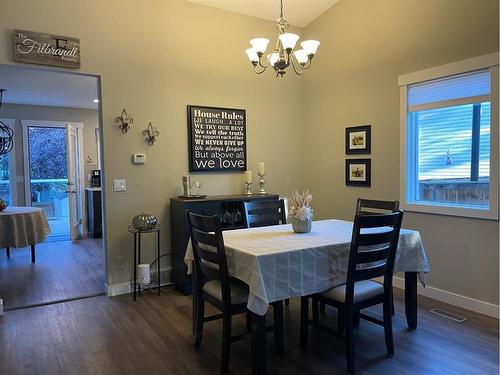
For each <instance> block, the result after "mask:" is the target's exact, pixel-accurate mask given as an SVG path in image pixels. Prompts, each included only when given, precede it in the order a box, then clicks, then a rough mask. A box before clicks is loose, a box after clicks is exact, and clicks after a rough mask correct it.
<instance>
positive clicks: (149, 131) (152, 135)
mask: <svg viewBox="0 0 500 375" xmlns="http://www.w3.org/2000/svg"><path fill="white" fill-rule="evenodd" d="M142 135H145V136H146V142H147V144H148V145H149V146H152V145H153V144H154V143H155V141H156V137H158V136H159V135H160V132H159V131H158V130H156V129H155V128H154V127H153V125H151V122H150V123H149V125H148V127H147V128H146V129H144V130H143V131H142Z"/></svg>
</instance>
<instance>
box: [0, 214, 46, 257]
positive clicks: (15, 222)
mask: <svg viewBox="0 0 500 375" xmlns="http://www.w3.org/2000/svg"><path fill="white" fill-rule="evenodd" d="M47 234H50V227H49V223H48V221H47V218H46V217H45V214H44V212H43V210H42V209H41V208H36V207H7V208H6V209H5V210H3V211H2V212H0V248H4V247H26V246H30V245H35V244H37V243H40V242H43V241H45V238H47Z"/></svg>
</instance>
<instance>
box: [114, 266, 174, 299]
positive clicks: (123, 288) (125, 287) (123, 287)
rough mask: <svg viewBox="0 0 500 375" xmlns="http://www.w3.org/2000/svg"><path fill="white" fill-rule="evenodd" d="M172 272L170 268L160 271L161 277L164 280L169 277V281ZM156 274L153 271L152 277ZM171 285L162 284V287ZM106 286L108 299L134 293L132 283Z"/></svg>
mask: <svg viewBox="0 0 500 375" xmlns="http://www.w3.org/2000/svg"><path fill="white" fill-rule="evenodd" d="M170 271H171V268H170V267H167V268H163V269H161V270H160V277H162V279H164V280H165V277H167V279H168V276H169V274H170ZM154 274H156V270H151V275H154ZM160 280H161V279H160ZM170 284H171V283H162V284H161V286H165V285H170ZM105 285H106V295H107V296H108V297H114V296H119V295H121V294H128V293H132V292H133V289H132V287H131V285H130V282H125V283H120V284H111V285H108V284H105Z"/></svg>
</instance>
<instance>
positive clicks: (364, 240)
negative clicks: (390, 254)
mask: <svg viewBox="0 0 500 375" xmlns="http://www.w3.org/2000/svg"><path fill="white" fill-rule="evenodd" d="M392 236H393V233H392V229H391V230H390V231H387V232H382V233H363V234H360V235H359V237H358V245H359V246H373V245H378V244H382V243H387V242H390V241H391V238H392Z"/></svg>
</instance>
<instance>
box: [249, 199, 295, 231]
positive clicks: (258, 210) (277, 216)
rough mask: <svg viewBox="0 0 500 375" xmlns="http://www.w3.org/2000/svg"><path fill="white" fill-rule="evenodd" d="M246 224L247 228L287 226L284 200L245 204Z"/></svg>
mask: <svg viewBox="0 0 500 375" xmlns="http://www.w3.org/2000/svg"><path fill="white" fill-rule="evenodd" d="M245 223H246V225H247V228H256V227H266V226H270V225H279V224H286V212H285V202H284V200H283V199H279V200H272V201H252V202H245Z"/></svg>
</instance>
